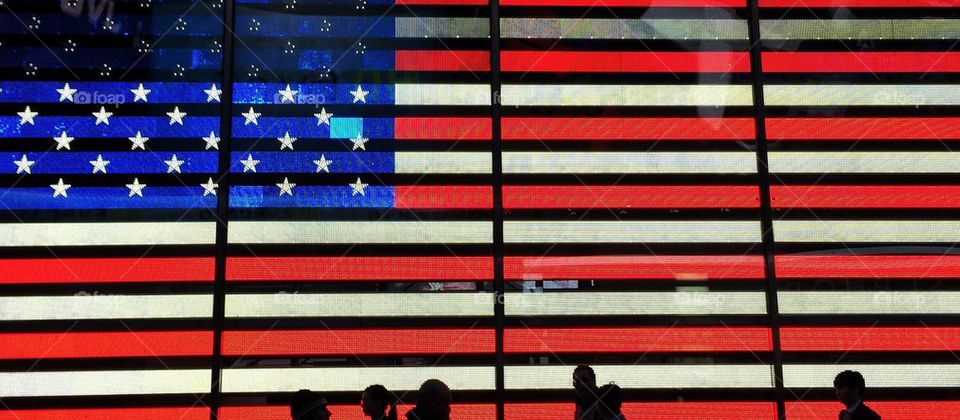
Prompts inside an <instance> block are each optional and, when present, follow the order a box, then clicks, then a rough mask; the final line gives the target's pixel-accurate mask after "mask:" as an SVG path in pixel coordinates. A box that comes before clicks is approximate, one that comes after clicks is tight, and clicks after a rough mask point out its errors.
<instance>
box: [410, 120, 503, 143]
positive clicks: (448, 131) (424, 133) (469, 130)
mask: <svg viewBox="0 0 960 420" xmlns="http://www.w3.org/2000/svg"><path fill="white" fill-rule="evenodd" d="M393 124H394V138H396V139H397V140H455V141H461V140H490V139H491V138H492V137H491V135H492V134H491V133H492V132H493V131H492V130H493V129H492V128H491V127H492V126H491V122H490V118H469V117H463V118H456V117H449V118H446V117H441V118H430V117H397V118H396V119H394V122H393Z"/></svg>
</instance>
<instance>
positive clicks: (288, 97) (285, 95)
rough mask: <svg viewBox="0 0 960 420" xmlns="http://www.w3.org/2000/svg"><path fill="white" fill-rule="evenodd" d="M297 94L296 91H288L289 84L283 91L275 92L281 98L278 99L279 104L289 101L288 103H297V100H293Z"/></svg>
mask: <svg viewBox="0 0 960 420" xmlns="http://www.w3.org/2000/svg"><path fill="white" fill-rule="evenodd" d="M297 92H299V91H298V90H292V89H290V85H289V84H288V85H287V87H286V88H285V89H281V90H278V91H277V93H279V94H280V96H281V98H280V102H281V103H284V102H287V101H290V103H294V102H297V99H296V98H294V96H296V94H297Z"/></svg>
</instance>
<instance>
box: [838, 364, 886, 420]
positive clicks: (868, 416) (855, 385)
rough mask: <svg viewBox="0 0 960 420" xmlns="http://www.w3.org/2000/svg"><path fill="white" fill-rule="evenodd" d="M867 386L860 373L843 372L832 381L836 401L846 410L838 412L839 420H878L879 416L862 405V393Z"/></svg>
mask: <svg viewBox="0 0 960 420" xmlns="http://www.w3.org/2000/svg"><path fill="white" fill-rule="evenodd" d="M866 389H867V385H866V382H865V381H864V380H863V375H861V374H860V372H854V371H852V370H845V371H843V372H840V373H838V374H837V377H836V378H834V379H833V390H834V391H835V392H836V393H837V399H838V400H840V402H842V403H843V404H844V405H846V406H847V408H845V409H843V410H840V415H839V416H838V418H839V419H840V420H880V415H879V414H877V413H876V412H875V411H873V410H871V409H870V407H867V406H866V405H865V404H864V403H863V392H864V391H866Z"/></svg>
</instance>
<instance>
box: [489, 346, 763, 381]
mask: <svg viewBox="0 0 960 420" xmlns="http://www.w3.org/2000/svg"><path fill="white" fill-rule="evenodd" d="M611 338H613V337H611ZM593 370H594V372H595V373H596V374H597V379H598V380H597V383H601V382H602V383H607V382H613V383H616V384H617V385H619V386H620V387H621V388H628V389H631V388H632V389H636V388H770V387H772V386H773V372H772V370H771V367H770V366H769V365H764V364H759V363H752V364H742V365H722V364H702V365H680V364H677V365H593ZM572 373H573V367H572V366H561V365H554V366H505V367H504V371H503V376H504V385H505V387H506V389H570V388H571V385H570V377H571V374H572Z"/></svg>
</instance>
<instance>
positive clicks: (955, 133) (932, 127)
mask: <svg viewBox="0 0 960 420" xmlns="http://www.w3.org/2000/svg"><path fill="white" fill-rule="evenodd" d="M766 122H767V138H769V139H770V140H955V139H960V118H767V120H766Z"/></svg>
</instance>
